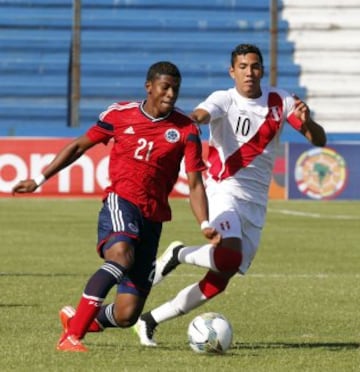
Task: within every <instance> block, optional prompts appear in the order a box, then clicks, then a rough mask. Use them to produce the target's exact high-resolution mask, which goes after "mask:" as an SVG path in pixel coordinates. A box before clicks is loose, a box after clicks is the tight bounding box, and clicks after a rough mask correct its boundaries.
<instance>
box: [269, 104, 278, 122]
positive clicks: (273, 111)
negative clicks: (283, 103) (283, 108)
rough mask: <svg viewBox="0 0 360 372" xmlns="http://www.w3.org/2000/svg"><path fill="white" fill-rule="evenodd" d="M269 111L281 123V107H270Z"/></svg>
mask: <svg viewBox="0 0 360 372" xmlns="http://www.w3.org/2000/svg"><path fill="white" fill-rule="evenodd" d="M269 109H270V111H271V115H272V117H273V118H274V119H275V120H276V121H279V120H280V107H279V106H271V107H269Z"/></svg>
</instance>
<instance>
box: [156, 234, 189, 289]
mask: <svg viewBox="0 0 360 372" xmlns="http://www.w3.org/2000/svg"><path fill="white" fill-rule="evenodd" d="M181 248H184V244H183V243H182V242H179V241H175V242H172V243H171V244H170V245H169V246H168V247H167V249H166V251H165V252H164V253H163V254H162V255H161V256H160V257H159V258H158V259H157V260H156V266H155V275H154V280H153V285H156V284H158V283H159V282H161V281H162V280H163V279H164V278H165V276H166V275H168V274H169V273H171V271H173V270H174V269H176V267H177V266H178V265H179V264H180V261H179V259H178V254H179V251H180V249H181Z"/></svg>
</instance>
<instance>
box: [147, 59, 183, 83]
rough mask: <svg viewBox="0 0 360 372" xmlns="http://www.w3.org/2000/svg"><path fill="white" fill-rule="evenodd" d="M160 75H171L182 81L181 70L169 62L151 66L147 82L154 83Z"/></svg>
mask: <svg viewBox="0 0 360 372" xmlns="http://www.w3.org/2000/svg"><path fill="white" fill-rule="evenodd" d="M159 75H170V76H173V77H176V78H179V79H180V80H181V74H180V71H179V69H178V68H177V67H176V66H175V65H174V64H173V63H171V62H167V61H160V62H156V63H154V64H153V65H151V66H150V68H149V70H148V72H147V75H146V80H147V81H152V80H154V79H155V78H157V77H158V76H159Z"/></svg>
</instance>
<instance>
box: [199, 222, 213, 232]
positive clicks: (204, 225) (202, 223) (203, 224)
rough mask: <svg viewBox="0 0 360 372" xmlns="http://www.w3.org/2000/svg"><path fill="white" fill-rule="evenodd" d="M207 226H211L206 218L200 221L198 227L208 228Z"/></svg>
mask: <svg viewBox="0 0 360 372" xmlns="http://www.w3.org/2000/svg"><path fill="white" fill-rule="evenodd" d="M209 227H211V226H210V224H209V221H207V220H206V221H203V222H201V224H200V229H201V230H204V229H208V228H209Z"/></svg>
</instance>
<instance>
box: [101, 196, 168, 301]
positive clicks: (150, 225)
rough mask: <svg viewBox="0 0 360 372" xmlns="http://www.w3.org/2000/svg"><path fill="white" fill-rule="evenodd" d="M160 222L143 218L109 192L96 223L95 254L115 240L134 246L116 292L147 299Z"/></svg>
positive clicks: (128, 203) (153, 268)
mask: <svg viewBox="0 0 360 372" xmlns="http://www.w3.org/2000/svg"><path fill="white" fill-rule="evenodd" d="M161 230H162V223H161V222H152V221H149V220H147V219H146V218H144V217H143V216H142V214H141V212H140V210H139V208H138V207H137V206H136V205H134V204H132V203H130V202H128V201H127V200H125V199H122V198H120V197H119V196H118V195H116V194H114V193H110V194H109V195H108V197H107V198H106V199H105V200H104V202H103V207H102V209H101V210H100V213H99V221H98V247H97V248H98V253H99V255H100V256H101V257H103V252H104V250H106V249H107V248H109V247H111V246H112V245H113V244H114V243H116V242H118V241H126V242H128V243H130V244H131V245H132V246H133V247H134V252H135V260H134V265H133V266H132V268H131V269H130V270H129V272H128V273H127V275H126V277H125V278H124V280H123V281H122V282H121V284H120V285H119V286H118V293H132V294H135V295H137V296H141V297H146V296H147V295H148V294H149V292H150V289H151V285H152V281H153V276H154V273H155V260H156V254H157V250H158V246H159V240H160V236H161Z"/></svg>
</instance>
